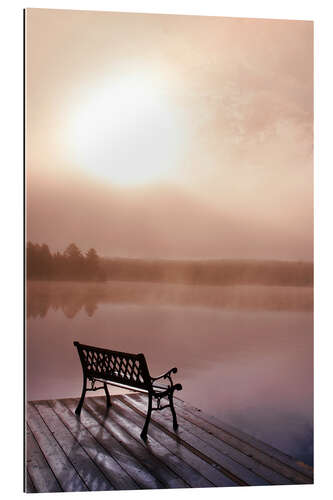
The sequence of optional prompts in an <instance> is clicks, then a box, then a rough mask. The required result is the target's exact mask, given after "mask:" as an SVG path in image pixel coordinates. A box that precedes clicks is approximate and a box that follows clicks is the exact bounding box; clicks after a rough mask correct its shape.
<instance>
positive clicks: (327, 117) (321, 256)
mask: <svg viewBox="0 0 333 500" xmlns="http://www.w3.org/2000/svg"><path fill="white" fill-rule="evenodd" d="M25 7H36V8H58V9H61V8H66V9H69V8H70V9H78V10H105V11H121V12H151V13H174V14H191V15H198V14H200V15H217V16H231V17H252V18H256V17H257V18H277V19H303V20H314V21H315V40H316V43H315V60H316V65H315V110H316V119H315V216H316V229H315V264H316V266H315V379H316V385H315V388H316V390H315V485H314V486H297V487H285V486H279V487H269V490H267V488H262V487H256V488H254V487H251V488H230V489H229V488H224V489H223V490H221V489H219V488H211V489H209V490H205V492H204V494H205V496H206V495H208V496H210V497H211V498H220V495H221V493H222V491H223V495H224V497H225V498H227V499H228V498H246V499H247V500H250V499H252V498H256V499H257V498H266V497H267V494H268V495H269V497H270V498H271V499H274V498H281V495H293V496H294V494H296V495H302V498H303V499H304V500H306V499H308V498H309V499H310V498H311V500H312V499H313V498H314V496H316V497H319V498H327V497H329V495H328V492H329V491H330V490H332V479H331V475H332V474H331V467H332V466H331V463H330V461H331V456H330V455H331V453H330V451H331V449H332V447H331V441H332V438H331V430H332V425H330V424H331V418H332V411H331V410H332V403H331V399H332V388H331V381H332V374H331V371H330V366H331V364H332V355H333V350H332V336H333V328H332V316H331V314H330V312H331V309H332V304H333V302H332V299H331V296H332V294H331V293H329V292H330V291H331V290H330V289H331V286H332V281H333V280H332V264H331V263H332V258H333V244H332V242H333V240H332V233H333V231H332V216H333V210H332V201H331V200H332V198H333V196H332V194H333V193H332V190H333V188H332V186H333V184H332V167H333V162H332V143H333V140H332V139H333V130H332V128H333V127H332V126H331V122H332V112H333V110H332V96H331V94H332V92H333V78H332V47H333V41H332V31H333V30H332V26H331V25H332V15H331V14H332V13H331V12H330V9H329V7H330V2H327V1H322V2H318V1H317V2H314V1H312V2H308V1H306V0H300V1H298V0H292V1H291V0H279V1H278V2H277V1H275V0H274V1H273V0H266V1H263V0H261V1H259V0H251V1H248V0H243V1H241V0H239V1H238V0H232V2H223V1H218V0H216V1H215V0H190V1H189V0H164V1H163V0H151V1H148V0H137V1H133V0H132V1H130V0H118V1H116V0H104V1H102V0H76V1H73V0H72V1H71V0H67V1H60V0H53V1H47V0H44V1H42V0H39V1H38V0H35V1H32V2H31V4H26V3H24V2H22V1H20V0H17V1H14V0H12V1H10V2H7V3H6V4H3V5H2V9H1V30H0V34H1V45H0V46H1V70H2V71H1V73H2V76H1V93H0V96H1V139H2V140H1V152H2V154H1V165H2V170H1V174H2V175H1V178H2V183H1V187H2V189H1V196H0V201H1V209H0V214H1V236H2V245H1V259H0V262H1V264H2V266H1V275H2V276H1V277H2V278H3V276H4V277H5V279H2V283H1V286H0V294H1V296H0V304H1V311H2V322H1V337H2V338H1V340H2V343H4V347H2V350H1V351H2V352H1V363H0V364H1V369H2V377H1V396H0V401H1V403H2V405H1V410H2V411H1V413H0V414H1V423H0V431H1V454H0V460H1V463H0V473H1V486H0V487H1V493H2V494H4V495H5V496H4V498H8V497H9V498H12V497H14V498H17V497H21V496H23V495H24V494H23V493H22V474H23V473H22V471H23V461H22V445H23V425H22V415H23V413H22V412H23V404H22V401H23V384H22V380H23V369H22V325H23V313H22V304H23V301H22V242H23V237H22V235H23V217H22V213H23V202H22V193H23V183H22V78H23V73H22V9H23V8H25ZM319 137H320V141H319ZM319 143H320V150H319ZM319 161H320V165H319ZM14 360H16V362H15V361H14ZM13 371H14V373H13ZM16 372H18V373H16ZM295 488H297V489H295ZM202 493H203V492H202V490H199V489H197V490H190V491H189V490H171V491H170V490H159V491H158V492H153V491H149V492H119V493H118V492H112V493H109V492H108V493H93V495H94V497H97V495H103V494H104V495H110V496H111V495H112V496H113V497H118V496H119V495H127V496H128V497H131V498H136V497H137V496H139V497H140V498H143V496H145V495H152V496H153V495H154V498H157V496H156V495H158V498H159V499H160V498H161V499H162V498H169V495H172V496H173V497H174V498H191V500H194V499H195V498H199V497H200V495H202ZM6 494H7V495H6ZM73 495H75V497H74V496H73ZM90 495H91V494H90ZM134 495H135V496H134ZM72 497H73V498H83V499H87V498H88V497H87V494H84V495H83V496H82V495H81V494H78V493H75V494H71V493H67V494H66V498H72ZM38 498H39V497H38ZM89 498H90V497H89Z"/></svg>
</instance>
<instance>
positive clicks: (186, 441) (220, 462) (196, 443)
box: [124, 394, 271, 486]
mask: <svg viewBox="0 0 333 500" xmlns="http://www.w3.org/2000/svg"><path fill="white" fill-rule="evenodd" d="M124 400H127V401H129V404H131V402H132V405H133V402H135V406H133V407H134V408H135V407H136V408H137V409H138V410H139V411H140V412H141V413H143V414H145V412H146V407H147V403H146V401H147V398H146V397H145V396H142V397H141V395H139V394H135V395H131V396H124ZM151 424H157V425H159V426H160V427H161V428H162V429H163V430H164V432H168V433H169V434H170V435H171V436H174V438H175V439H177V440H180V442H181V443H182V444H183V445H184V446H187V445H190V446H191V447H192V449H196V450H197V451H198V452H200V453H201V454H202V455H203V456H204V457H207V458H209V459H210V460H212V461H214V462H216V464H217V466H219V467H221V468H222V471H223V472H225V473H227V474H228V473H229V474H231V475H232V476H233V477H235V478H238V479H239V480H241V481H243V482H244V483H246V484H248V485H252V486H264V485H268V484H271V483H270V482H269V481H267V480H266V479H264V478H263V477H261V476H259V475H258V474H255V473H254V472H252V471H250V470H249V469H247V468H246V467H244V466H243V465H241V464H240V463H238V462H236V461H235V460H234V459H232V458H230V457H229V456H227V455H226V454H225V453H222V452H221V451H219V450H217V449H216V448H214V447H213V446H212V445H211V444H209V443H206V442H205V441H203V440H202V439H200V438H199V437H198V436H197V435H196V434H195V429H193V425H192V424H191V423H190V422H186V421H185V420H182V421H181V422H179V428H178V430H177V432H176V433H175V432H174V431H173V428H172V417H171V414H170V412H168V411H167V410H165V411H164V412H163V415H162V414H160V413H159V412H153V419H152V421H151ZM193 431H194V433H193Z"/></svg>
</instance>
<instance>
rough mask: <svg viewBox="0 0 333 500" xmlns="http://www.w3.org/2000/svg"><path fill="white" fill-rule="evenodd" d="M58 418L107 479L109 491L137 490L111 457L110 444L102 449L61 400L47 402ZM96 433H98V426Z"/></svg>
mask: <svg viewBox="0 0 333 500" xmlns="http://www.w3.org/2000/svg"><path fill="white" fill-rule="evenodd" d="M49 404H50V405H51V406H52V408H53V409H54V411H55V412H56V414H57V415H58V416H59V418H60V419H61V420H62V421H63V422H64V424H65V425H66V426H67V427H68V429H69V430H70V431H71V432H72V434H73V435H74V436H75V438H76V439H77V441H78V442H79V443H80V444H81V446H83V447H84V449H85V450H86V452H87V453H88V455H89V456H90V457H91V459H92V460H94V462H95V463H96V465H98V467H99V468H100V470H101V471H102V472H103V474H104V475H105V476H106V477H107V478H108V480H109V482H110V483H111V484H112V488H110V489H138V488H139V486H138V485H137V484H136V482H135V481H134V480H132V479H131V477H130V476H129V475H128V473H127V472H126V471H125V470H124V469H122V467H121V466H120V465H119V463H118V462H117V460H115V458H114V457H113V456H112V455H111V453H110V451H111V450H112V448H111V447H112V443H111V446H110V443H108V448H109V450H108V449H106V448H105V447H103V446H102V445H101V444H100V443H99V441H97V440H96V439H95V437H94V436H93V434H92V433H91V432H90V431H89V428H90V429H91V427H89V425H88V427H87V428H86V427H85V426H84V425H83V423H82V422H81V420H80V418H78V417H77V416H76V415H75V414H73V412H72V411H71V410H70V409H69V408H68V407H67V406H66V404H65V402H64V401H62V400H56V401H49ZM97 425H98V431H99V428H100V426H99V424H97ZM95 427H96V426H95Z"/></svg>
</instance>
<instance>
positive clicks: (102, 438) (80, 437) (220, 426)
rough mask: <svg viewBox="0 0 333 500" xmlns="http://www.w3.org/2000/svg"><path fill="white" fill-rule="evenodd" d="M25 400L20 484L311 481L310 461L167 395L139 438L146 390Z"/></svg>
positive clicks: (40, 488)
mask: <svg viewBox="0 0 333 500" xmlns="http://www.w3.org/2000/svg"><path fill="white" fill-rule="evenodd" d="M77 404H78V399H60V400H50V401H33V402H28V403H27V412H26V417H27V427H26V470H25V472H26V473H25V491H27V492H56V491H85V490H91V491H100V490H134V489H152V488H191V487H192V488H204V487H214V486H215V487H216V486H247V485H249V486H259V485H282V484H283V485H288V484H289V485H291V484H312V483H313V469H312V468H311V467H310V466H308V465H306V464H303V463H302V462H299V461H297V460H295V459H293V458H291V457H289V456H288V455H286V454H284V453H282V452H280V451H279V450H277V449H275V448H273V447H271V446H270V445H268V444H266V443H264V442H262V441H259V440H258V439H256V438H253V437H252V436H249V435H248V434H245V433H243V432H241V431H239V430H237V429H235V428H234V427H232V426H230V425H228V424H226V423H224V422H221V421H220V420H218V419H217V418H215V417H213V416H209V415H206V414H205V413H204V412H202V411H200V410H199V409H197V408H194V407H192V406H190V405H189V404H187V403H185V402H184V401H182V400H180V399H175V407H176V412H177V417H178V423H179V428H178V430H177V431H176V432H175V431H174V430H173V427H172V416H171V415H169V414H166V413H163V414H160V413H159V412H157V414H154V415H153V418H152V420H151V423H150V427H149V432H148V439H147V441H146V443H145V442H144V441H142V439H141V438H140V432H141V429H142V426H143V423H144V421H145V415H146V407H147V396H146V395H143V394H138V393H133V394H128V395H117V396H113V397H112V406H111V408H109V409H106V405H105V397H103V396H101V397H89V398H86V400H85V404H84V406H83V409H82V412H81V416H80V418H78V417H77V416H76V415H75V413H74V412H75V408H76V406H77Z"/></svg>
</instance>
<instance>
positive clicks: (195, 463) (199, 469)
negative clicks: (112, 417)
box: [113, 396, 238, 487]
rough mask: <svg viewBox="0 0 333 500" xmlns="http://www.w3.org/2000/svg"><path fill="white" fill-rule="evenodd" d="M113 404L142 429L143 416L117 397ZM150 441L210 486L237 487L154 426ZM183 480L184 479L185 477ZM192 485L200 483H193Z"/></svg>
mask: <svg viewBox="0 0 333 500" xmlns="http://www.w3.org/2000/svg"><path fill="white" fill-rule="evenodd" d="M113 404H114V406H115V410H116V411H117V412H119V411H120V410H123V411H125V412H126V413H125V414H127V413H128V415H129V420H130V421H132V422H135V423H136V424H137V425H138V426H139V429H141V428H142V426H143V424H144V420H145V419H144V417H143V415H139V414H138V413H137V412H135V410H133V408H132V407H130V406H128V405H127V404H126V403H125V401H123V399H122V397H121V396H119V397H118V398H117V399H115V398H113ZM135 432H137V431H135ZM151 439H154V440H155V441H158V442H159V443H161V444H163V445H164V446H165V447H166V448H168V450H169V451H171V452H172V453H173V454H174V455H176V456H177V457H179V458H180V459H181V460H182V461H183V462H184V463H186V464H188V465H190V466H191V468H192V470H193V469H194V470H193V472H194V473H195V474H196V475H199V476H200V475H202V476H203V477H205V478H206V479H208V481H209V482H210V484H211V486H238V484H237V483H235V482H234V481H232V480H231V479H230V478H229V477H227V476H225V475H224V474H222V473H221V472H220V471H218V470H216V468H215V467H213V466H212V465H210V464H208V463H207V462H206V461H205V460H203V459H202V458H200V457H198V456H197V455H196V454H195V453H192V452H191V451H190V450H189V449H188V448H186V447H184V446H180V445H179V444H178V443H177V442H176V441H175V440H174V439H173V438H171V437H170V436H169V435H168V434H165V433H164V432H161V431H160V429H158V428H156V427H155V426H151V428H150V429H149V436H148V442H149V445H151ZM184 479H186V477H185V476H184ZM195 481H196V480H195ZM193 484H200V483H196V482H193ZM191 485H192V484H191ZM194 487H200V486H194Z"/></svg>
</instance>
